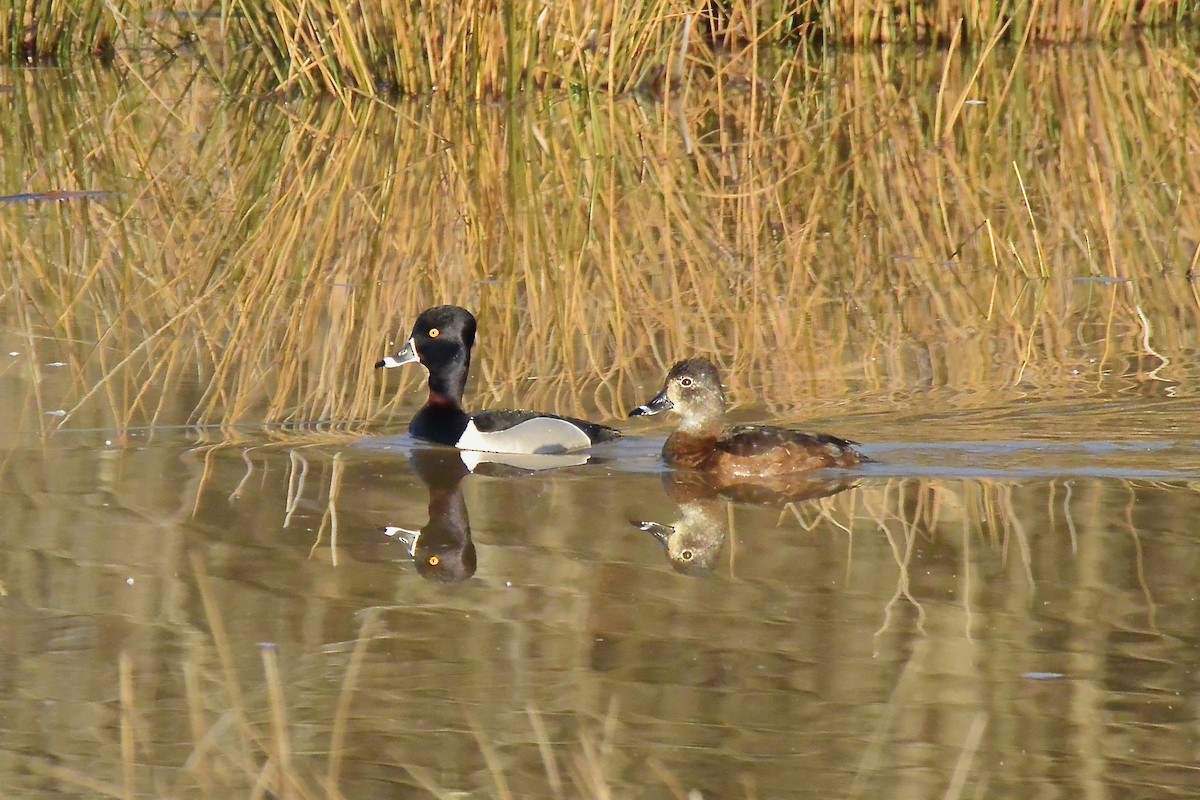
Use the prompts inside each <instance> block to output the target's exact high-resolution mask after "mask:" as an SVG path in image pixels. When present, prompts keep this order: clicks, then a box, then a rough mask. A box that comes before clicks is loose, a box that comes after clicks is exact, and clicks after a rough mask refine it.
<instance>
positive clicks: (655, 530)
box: [629, 519, 675, 546]
mask: <svg viewBox="0 0 1200 800" xmlns="http://www.w3.org/2000/svg"><path fill="white" fill-rule="evenodd" d="M629 524H631V525H633V527H635V528H637V529H638V530H639V531H645V532H646V533H648V534H650V535H651V536H653V537H654V538H655V539H657V540H658V543H659V544H661V545H663V546H666V544H667V540H668V539H669V538H671V534H672V533H674V532H675V527H674V526H673V525H663V524H662V523H661V522H652V521H650V520H636V519H634V520H630V521H629Z"/></svg>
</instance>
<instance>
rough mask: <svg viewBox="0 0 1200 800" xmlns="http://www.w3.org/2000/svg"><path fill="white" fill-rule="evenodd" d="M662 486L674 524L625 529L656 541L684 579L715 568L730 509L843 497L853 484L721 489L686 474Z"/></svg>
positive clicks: (706, 477) (704, 477)
mask: <svg viewBox="0 0 1200 800" xmlns="http://www.w3.org/2000/svg"><path fill="white" fill-rule="evenodd" d="M662 480H663V487H664V488H665V489H666V490H667V496H668V497H670V498H671V499H672V500H673V501H674V502H675V503H676V504H677V505H678V506H679V513H680V517H679V519H677V520H676V521H674V522H673V523H671V524H665V523H661V522H653V521H651V520H630V523H631V524H632V525H633V526H634V527H635V528H637V529H638V530H642V531H646V532H647V533H649V534H651V535H652V536H653V537H654V538H655V539H657V540H658V541H659V543H660V544H661V545H663V548H664V549H665V550H666V555H667V560H668V561H670V562H671V566H672V567H674V568H675V570H676V571H677V572H682V573H683V574H685V575H697V574H701V573H705V572H711V571H712V570H713V568H714V567H716V565H717V557H718V556H719V555H720V553H721V545H723V544H724V543H725V538H726V536H727V535H728V534H729V528H730V522H731V519H732V511H733V505H734V504H735V503H743V504H751V505H783V504H786V503H800V502H804V501H807V500H816V499H818V498H821V497H829V496H830V495H835V494H837V493H838V492H844V491H846V490H847V489H849V488H851V487H853V486H854V485H855V483H856V481H854V480H853V479H845V478H835V479H832V480H830V479H821V478H811V477H804V478H801V477H792V479H791V480H789V481H788V482H787V485H786V486H781V485H778V484H776V485H770V484H768V483H760V484H753V483H742V484H737V485H736V486H722V485H720V481H719V480H718V479H715V478H714V477H713V476H712V475H710V474H706V473H702V472H690V471H669V472H665V473H663V478H662Z"/></svg>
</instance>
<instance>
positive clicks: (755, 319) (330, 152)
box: [0, 49, 1200, 433]
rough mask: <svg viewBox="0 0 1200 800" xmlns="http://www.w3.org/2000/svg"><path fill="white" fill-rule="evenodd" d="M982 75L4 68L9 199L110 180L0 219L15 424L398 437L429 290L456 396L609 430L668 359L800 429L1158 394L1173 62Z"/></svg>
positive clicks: (1177, 235) (1172, 185)
mask: <svg viewBox="0 0 1200 800" xmlns="http://www.w3.org/2000/svg"><path fill="white" fill-rule="evenodd" d="M989 59H990V60H989V61H988V62H987V63H985V68H984V69H983V70H982V71H978V70H977V64H976V62H974V61H972V60H971V59H969V58H966V57H964V56H962V55H961V54H951V55H948V56H943V55H929V56H927V57H923V58H917V59H908V60H904V61H899V60H897V59H896V58H894V56H893V55H892V54H888V53H885V54H877V55H872V56H844V57H839V58H837V59H834V60H831V61H829V62H828V63H827V64H825V65H824V70H825V75H826V76H827V77H825V78H823V79H821V80H819V81H818V80H813V79H811V78H809V77H808V76H807V75H806V74H802V73H798V72H786V73H781V74H780V76H779V77H778V78H777V80H776V81H775V82H773V83H772V84H770V85H764V86H760V85H758V84H746V83H744V82H737V81H734V80H732V79H729V80H727V79H726V78H727V77H728V76H725V77H722V78H721V79H719V80H717V81H716V82H714V83H713V84H712V85H706V86H703V87H696V88H695V89H689V90H688V91H687V92H685V93H684V94H683V95H681V96H680V97H679V98H678V99H677V100H674V101H672V102H668V103H658V102H651V101H648V100H643V99H639V98H634V97H629V98H625V99H617V98H615V97H613V96H609V97H606V98H604V97H598V96H592V95H583V96H579V97H577V98H573V99H568V100H562V101H557V102H550V101H548V100H545V99H540V100H530V101H527V102H524V103H518V104H512V105H507V106H486V105H480V106H475V107H473V108H470V109H467V110H465V111H464V110H463V109H459V108H457V107H453V106H452V105H449V104H443V103H438V102H435V103H433V104H428V105H420V106H414V105H408V104H399V105H391V104H385V103H379V102H374V103H364V104H358V105H354V106H353V107H351V108H349V110H347V108H345V107H340V106H339V107H332V106H328V105H323V104H300V105H279V104H275V103H273V102H256V103H241V104H235V105H225V104H222V102H221V100H220V97H221V94H220V89H219V87H216V86H215V85H213V84H210V83H207V82H204V81H202V80H194V79H193V76H191V75H182V74H179V73H176V74H173V75H170V76H169V77H168V76H167V75H166V74H164V75H163V76H161V77H159V78H157V79H156V80H155V81H154V82H153V83H152V84H151V83H146V84H144V85H142V87H141V88H139V87H137V86H135V87H134V88H133V89H132V90H129V89H128V88H127V87H126V88H122V87H121V85H120V84H119V83H118V82H117V81H116V80H115V79H114V78H113V77H111V76H110V75H108V74H105V73H101V74H99V75H97V76H96V80H95V81H94V82H92V83H89V84H87V85H86V87H85V86H83V85H80V86H77V87H76V88H75V89H74V90H73V93H68V94H67V95H66V96H64V95H61V94H58V93H52V92H45V91H42V90H41V89H40V88H39V85H38V82H37V80H36V77H35V76H34V75H33V74H29V75H28V76H27V79H26V80H23V81H21V82H19V83H17V84H16V85H15V89H16V91H15V93H14V94H13V95H11V98H12V99H11V100H8V101H5V102H8V103H10V108H11V110H12V111H13V112H14V113H12V114H10V115H9V116H8V120H7V121H6V122H5V123H4V130H3V131H2V132H0V135H2V136H3V138H4V140H5V141H6V142H10V143H14V144H15V145H16V151H17V152H27V153H40V154H41V155H40V156H39V160H38V162H37V163H38V167H37V169H36V170H32V171H30V170H29V169H28V167H27V163H29V162H25V161H21V160H13V159H7V160H5V161H4V162H3V169H4V170H5V176H4V179H5V181H6V183H7V184H8V185H10V186H21V187H28V188H30V189H34V190H39V189H41V190H47V191H49V190H54V189H63V188H71V189H89V190H90V189H98V190H105V191H111V192H114V193H115V194H114V195H113V196H112V197H109V198H107V199H101V200H93V201H89V202H65V203H58V204H46V205H40V206H28V205H23V204H8V205H4V206H0V242H2V243H3V244H2V246H3V247H4V249H5V252H6V253H7V260H8V261H9V263H10V264H12V265H13V266H12V269H10V270H8V271H7V272H6V273H5V274H4V276H2V277H0V292H3V295H2V297H3V312H2V313H3V318H4V320H5V327H6V328H7V329H8V330H9V331H10V333H12V335H14V336H15V337H17V338H18V339H19V340H21V341H26V342H28V343H29V348H28V350H26V351H24V352H25V354H26V358H28V359H29V362H28V364H27V368H28V369H29V370H32V371H34V372H35V373H37V374H39V375H42V376H43V378H45V380H41V381H39V382H36V383H35V386H36V387H37V389H36V392H37V397H35V398H33V405H36V407H37V410H38V412H39V415H38V416H37V419H38V420H39V421H38V423H37V424H38V425H39V426H41V427H42V428H43V429H44V430H49V429H51V428H53V427H55V426H56V425H58V424H61V425H65V426H67V427H72V426H79V425H82V424H85V420H88V419H92V420H93V421H94V422H95V424H97V425H105V424H115V425H116V426H117V427H118V428H121V429H128V428H130V427H141V426H155V425H163V424H176V423H182V422H187V423H194V424H205V425H217V426H224V427H225V428H226V429H231V427H232V426H237V425H245V424H262V423H282V422H288V423H298V422H315V421H332V422H336V423H351V422H357V423H361V422H376V423H383V422H388V421H393V420H394V421H396V422H399V421H400V420H402V419H406V418H407V416H406V415H407V413H408V412H407V410H408V408H409V406H408V401H409V399H410V398H413V399H415V397H416V395H414V394H413V390H414V389H415V388H416V387H417V385H418V384H419V383H420V381H421V380H422V379H423V376H422V375H421V374H420V372H421V371H420V370H419V369H416V368H412V369H411V370H406V371H405V370H402V371H397V372H398V373H399V374H398V375H397V374H396V373H395V372H393V373H389V374H388V375H387V376H386V377H385V375H384V374H382V373H377V372H375V371H373V370H372V369H371V368H370V365H371V364H372V362H373V361H374V360H375V359H377V358H378V357H380V356H381V355H383V354H384V353H386V352H388V351H389V349H391V348H393V347H394V346H395V343H396V342H398V341H400V340H401V339H402V338H403V337H405V336H406V335H407V332H408V327H409V326H410V325H411V323H412V320H413V318H414V316H415V315H416V313H417V312H418V311H419V310H420V309H421V308H423V307H425V306H428V305H432V304H435V303H442V302H455V303H459V304H461V305H465V306H467V307H469V308H471V309H472V310H474V311H475V312H476V313H477V314H478V315H479V317H480V321H481V330H482V336H481V340H480V347H479V350H478V353H477V357H476V360H475V362H474V364H473V374H474V376H475V381H474V395H473V397H472V398H471V401H470V402H471V403H472V404H473V405H476V406H487V405H492V404H497V403H519V404H526V405H537V406H542V407H546V408H551V409H554V410H557V411H560V412H564V413H567V412H574V413H585V412H587V413H597V412H599V413H602V414H603V416H605V417H606V418H609V419H613V418H619V417H622V416H623V415H624V411H625V410H626V409H627V408H628V407H629V406H630V404H631V403H633V402H634V401H635V400H637V401H638V402H640V401H641V400H642V399H644V398H641V397H640V395H641V394H642V393H644V391H645V389H646V388H648V387H649V385H650V384H652V383H655V382H657V381H658V380H659V378H660V375H661V373H662V371H664V370H665V369H666V368H667V367H668V366H669V365H670V363H671V362H672V361H674V360H675V359H676V358H679V357H681V356H682V355H684V354H688V353H695V352H702V353H707V354H710V355H713V356H714V357H715V358H716V359H717V360H718V361H719V362H720V364H721V366H722V368H723V370H724V373H725V376H726V380H727V382H728V384H729V387H730V394H731V398H732V400H733V401H734V402H735V403H737V404H751V405H756V406H766V407H768V408H770V409H772V410H773V411H775V412H777V413H781V414H785V415H787V414H794V415H796V416H812V415H820V414H822V413H824V412H827V411H829V410H830V409H832V408H834V407H836V406H840V405H843V404H844V403H845V401H846V400H847V399H848V398H851V397H854V398H858V399H856V401H855V402H856V403H858V404H859V405H860V408H861V409H862V410H863V411H864V412H869V411H871V410H886V409H894V408H895V406H896V404H903V403H905V402H907V400H906V398H909V397H913V396H923V395H927V394H929V393H930V392H935V393H936V392H937V391H938V390H946V391H947V392H948V393H949V394H948V395H947V396H949V397H951V399H952V400H953V402H954V403H956V404H959V405H960V406H961V405H972V404H980V405H988V406H994V405H996V404H1003V403H1004V402H1006V401H1010V400H1014V399H1017V398H1020V397H1023V396H1027V395H1029V394H1034V395H1035V396H1037V397H1039V398H1041V399H1043V400H1054V399H1060V400H1067V399H1070V398H1075V397H1078V396H1080V395H1081V394H1084V395H1086V394H1104V393H1109V394H1112V393H1117V394H1119V393H1132V394H1138V393H1149V394H1154V395H1160V396H1162V395H1167V394H1173V393H1177V392H1180V391H1186V388H1185V386H1186V384H1187V382H1188V380H1190V378H1192V377H1193V376H1194V374H1195V371H1194V367H1193V362H1194V359H1192V358H1191V357H1190V353H1191V347H1192V345H1191V342H1193V341H1194V336H1195V329H1196V325H1197V315H1198V304H1197V297H1196V289H1195V284H1194V283H1193V282H1192V280H1191V276H1192V274H1193V270H1194V269H1195V267H1196V265H1197V262H1198V260H1200V250H1198V249H1197V244H1196V243H1197V242H1198V241H1200V216H1198V214H1197V212H1196V210H1195V209H1194V208H1193V206H1192V204H1190V203H1188V202H1186V198H1188V197H1190V196H1192V195H1193V194H1195V193H1196V191H1197V190H1198V189H1200V171H1198V170H1197V168H1196V166H1195V160H1194V159H1191V158H1190V157H1189V155H1188V154H1189V153H1190V152H1191V151H1192V150H1193V149H1194V148H1195V147H1196V146H1197V144H1198V143H1197V142H1196V141H1195V139H1196V134H1195V132H1194V131H1192V130H1191V129H1190V128H1187V127H1182V128H1181V127H1179V125H1178V120H1179V119H1185V118H1187V114H1188V110H1189V109H1190V107H1191V106H1190V103H1191V98H1192V97H1193V96H1194V93H1195V91H1196V89H1197V85H1198V84H1197V82H1198V80H1200V76H1198V75H1197V74H1196V72H1195V71H1194V70H1193V69H1192V68H1191V67H1190V61H1189V59H1188V58H1187V55H1186V51H1185V50H1183V49H1167V50H1162V51H1156V52H1154V53H1153V54H1151V53H1149V52H1147V51H1145V50H1141V49H1130V50H1123V51H1120V52H1118V53H1115V54H1113V53H1101V52H1096V51H1088V52H1078V51H1062V50H1052V51H1041V52H1026V53H1025V54H1024V57H1023V58H1021V59H1019V60H1016V61H1014V59H1013V53H1012V51H1004V50H996V51H993V52H992V54H991V55H990V56H989ZM931 85H932V86H937V87H938V89H937V90H936V91H930V90H929V89H928V88H927V87H929V86H931ZM197 131H203V134H202V135H201V136H198V137H197V136H196V133H195V132H197ZM50 361H62V362H64V363H65V364H66V366H65V367H63V368H61V369H60V370H59V371H58V372H53V371H50V370H48V369H47V367H46V366H45V364H46V363H47V362H50ZM55 376H58V377H57V378H56V377H55ZM184 386H186V387H188V390H187V391H180V388H179V387H184ZM51 411H61V412H65V415H63V416H59V417H58V418H52V417H45V416H42V415H44V414H45V413H47V412H51ZM81 414H82V415H85V416H83V417H81V416H80V415H81ZM87 424H91V423H87ZM850 432H851V433H852V432H853V431H850Z"/></svg>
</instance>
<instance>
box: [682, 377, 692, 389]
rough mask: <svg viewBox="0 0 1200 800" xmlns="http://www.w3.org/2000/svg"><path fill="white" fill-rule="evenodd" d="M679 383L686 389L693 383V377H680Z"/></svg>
mask: <svg viewBox="0 0 1200 800" xmlns="http://www.w3.org/2000/svg"><path fill="white" fill-rule="evenodd" d="M679 385H680V386H682V387H684V388H685V389H686V388H687V387H688V386H691V385H692V379H691V378H680V379H679Z"/></svg>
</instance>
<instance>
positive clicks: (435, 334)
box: [429, 328, 441, 339]
mask: <svg viewBox="0 0 1200 800" xmlns="http://www.w3.org/2000/svg"><path fill="white" fill-rule="evenodd" d="M439 333H441V331H439V330H438V329H437V328H430V329H429V338H430V339H436V338H437V337H438V334H439Z"/></svg>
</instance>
